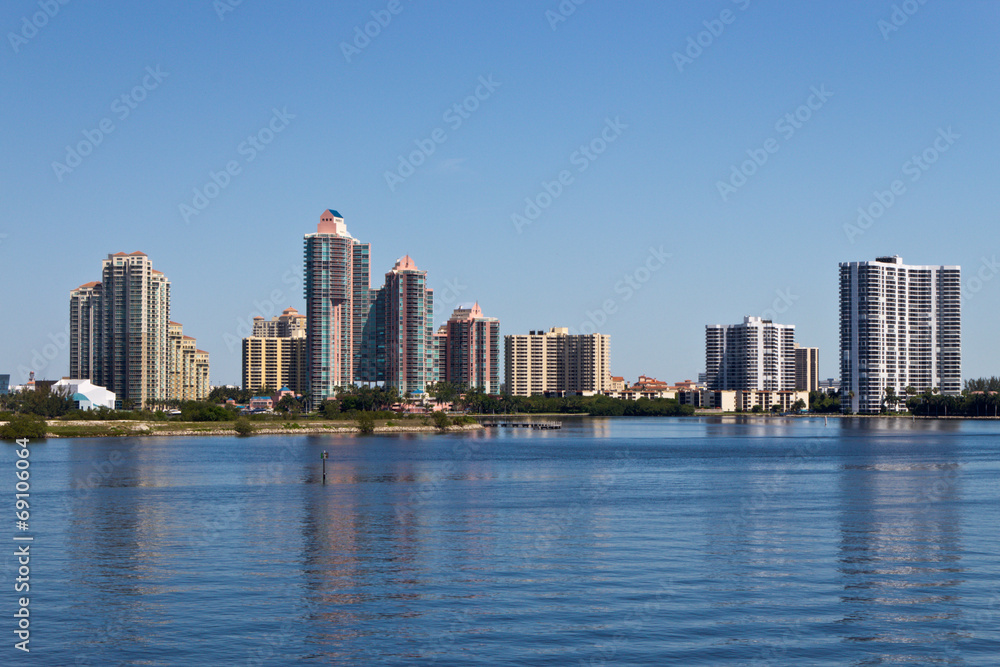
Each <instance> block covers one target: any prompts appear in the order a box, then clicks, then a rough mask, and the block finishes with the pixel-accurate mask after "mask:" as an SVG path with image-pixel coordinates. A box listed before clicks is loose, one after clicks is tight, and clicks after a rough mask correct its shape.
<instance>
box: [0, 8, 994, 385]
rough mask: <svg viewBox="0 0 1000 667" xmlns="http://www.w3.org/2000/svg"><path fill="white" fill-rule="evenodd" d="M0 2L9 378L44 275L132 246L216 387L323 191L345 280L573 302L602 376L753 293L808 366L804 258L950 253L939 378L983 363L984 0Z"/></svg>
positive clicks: (824, 299)
mask: <svg viewBox="0 0 1000 667" xmlns="http://www.w3.org/2000/svg"><path fill="white" fill-rule="evenodd" d="M62 1H65V0H62ZM579 1H580V0H576V2H579ZM560 7H562V11H563V12H564V13H565V14H567V15H566V16H564V15H563V14H561V13H560ZM571 9H572V10H573V11H572V12H570V10H571ZM46 11H48V13H49V14H51V16H49V15H47V14H46V13H45V12H46ZM373 12H374V14H373ZM563 19H564V20H563ZM376 21H381V23H382V24H384V25H380V24H379V23H374V22H376ZM39 26H40V27H39ZM0 28H2V32H3V34H4V40H3V44H0V85H2V89H3V102H2V105H0V118H2V127H3V132H2V134H0V136H2V142H3V143H2V152H3V157H4V159H3V160H2V161H0V183H2V188H3V190H2V192H3V206H2V209H0V261H2V262H3V265H4V276H5V279H4V286H5V289H3V291H2V296H0V299H2V301H0V315H2V320H0V373H7V372H9V373H11V375H12V377H11V380H12V381H13V382H23V381H24V380H25V379H26V377H25V376H26V373H27V370H28V369H35V370H37V371H38V375H39V377H40V378H58V377H60V376H62V375H65V374H66V373H67V372H68V364H69V361H68V359H69V356H68V351H67V348H66V345H65V342H64V341H65V338H64V332H65V330H66V328H67V320H68V305H69V292H70V290H71V289H73V288H75V287H76V286H78V285H80V284H82V283H84V282H88V281H91V280H96V279H99V278H100V261H101V259H102V258H104V257H106V256H107V255H108V254H109V253H114V252H118V251H124V252H132V251H135V250H141V251H144V252H146V253H147V254H149V256H150V257H151V258H152V260H153V265H154V267H155V268H157V269H159V270H161V271H163V272H164V273H165V274H166V275H167V276H168V277H169V278H170V280H171V282H172V304H171V317H172V319H174V320H177V321H179V322H182V323H183V324H184V332H185V333H186V334H188V335H191V336H195V337H196V338H197V339H198V346H199V347H201V348H203V349H206V350H208V351H209V352H210V353H211V363H212V382H213V384H221V383H232V384H238V383H239V382H240V381H241V378H240V351H239V346H238V343H237V342H236V341H237V340H238V338H239V336H241V335H243V334H244V333H245V330H244V328H243V327H245V323H246V322H247V321H248V319H249V318H252V317H253V316H254V315H256V314H263V315H268V316H269V315H271V314H274V313H277V312H280V310H281V309H283V308H285V307H288V306H293V307H296V308H299V309H300V310H302V311H303V312H304V311H305V307H304V300H303V297H302V291H301V287H300V283H299V280H298V274H299V272H300V271H301V264H302V236H303V234H305V233H309V232H313V231H315V229H316V224H317V223H318V221H319V216H320V214H321V213H322V211H323V210H324V209H326V208H333V209H336V210H338V211H340V213H341V214H343V216H344V217H345V219H346V223H347V226H348V229H349V230H350V232H351V233H352V234H353V235H354V236H355V237H356V238H358V239H360V240H362V241H366V242H370V243H371V244H372V255H371V259H372V273H373V282H374V283H375V284H376V285H378V284H381V282H382V275H383V274H384V273H385V272H386V271H388V270H389V269H390V268H391V267H392V264H393V262H394V260H395V259H396V258H397V257H399V256H401V255H404V254H409V255H411V256H412V257H413V258H414V260H415V261H416V263H417V265H418V266H419V267H420V268H421V269H426V270H427V271H428V280H429V282H430V284H431V286H432V287H434V288H435V292H436V301H437V303H436V308H435V323H436V324H437V323H440V322H442V321H443V320H445V319H447V316H448V314H449V313H450V311H451V309H452V308H453V307H454V305H456V304H457V303H460V302H466V301H476V300H478V301H479V303H480V305H481V306H482V308H483V311H484V312H485V314H487V315H489V316H494V317H498V318H500V321H501V332H502V333H505V334H509V333H527V331H528V330H531V329H546V328H548V327H552V326H568V327H572V328H574V329H577V330H583V331H588V330H589V328H590V326H593V324H596V325H597V326H596V327H595V328H596V329H597V330H598V331H600V332H602V333H608V334H610V335H611V362H612V364H611V366H612V372H613V374H615V375H624V376H625V377H626V378H629V379H635V378H636V376H638V375H639V374H640V373H645V374H648V375H652V376H656V377H658V378H660V379H664V380H668V381H676V380H683V379H685V378H691V379H694V378H695V377H696V374H697V373H698V372H699V371H701V370H703V366H704V355H705V353H704V327H705V325H706V324H729V323H736V322H740V321H742V317H743V316H744V315H761V314H764V315H765V316H767V315H771V316H773V317H774V318H775V319H776V321H779V322H782V323H787V324H794V325H796V340H797V342H799V343H800V344H802V345H810V346H819V347H820V372H821V376H822V377H834V376H838V375H839V368H838V367H837V365H836V359H837V345H838V302H837V299H838V283H837V280H838V278H837V276H838V272H837V264H838V262H842V261H857V260H870V259H874V258H875V257H876V256H877V255H885V254H898V255H900V256H902V257H903V260H904V261H905V262H907V263H911V264H959V265H961V266H962V268H963V281H964V282H966V284H967V298H966V299H965V300H964V302H963V352H964V359H963V375H964V376H965V377H978V376H981V375H996V374H1000V359H998V353H997V349H996V347H997V346H996V341H997V331H996V326H997V322H998V317H997V313H998V312H1000V266H997V265H996V263H995V258H997V257H998V256H1000V248H998V245H1000V243H998V240H1000V233H998V227H997V223H998V222H1000V216H998V208H1000V188H997V186H996V182H997V173H998V159H1000V158H998V156H1000V130H998V123H997V109H998V107H1000V104H998V103H1000V76H998V75H1000V40H998V39H997V35H998V34H1000V2H992V1H991V2H986V1H983V2H976V1H972V0H970V1H968V2H946V1H945V0H927V1H926V2H920V1H918V0H909V2H890V1H888V0H886V1H881V0H876V1H873V0H865V1H863V2H861V1H857V2H835V3H834V2H829V3H824V4H819V3H805V2H801V3H792V2H765V1H762V0H749V1H747V0H739V1H738V2H732V1H730V0H713V1H700V2H662V1H655V2H609V1H608V0H586V1H585V2H582V4H579V5H577V4H576V3H575V2H574V1H573V0H563V2H561V3H560V2H558V1H557V0H547V1H537V2H519V1H508V2H503V3H496V2H491V3H486V2H467V1H463V2H459V1H453V2H443V1H442V2H415V1H411V0H399V1H398V2H389V1H388V0H375V1H366V2H351V3H346V2H344V3H330V2H319V1H315V2H296V3H274V2H264V1H262V0H243V1H242V2H237V1H236V0H218V1H216V2H213V1H212V0H197V1H196V0H189V1H187V2H166V1H162V0H161V1H157V2H148V3H146V2H143V3H140V2H100V3H88V2H82V1H81V0H73V1H71V2H68V4H65V5H64V4H60V1H59V0H42V1H41V2H39V1H38V0H31V1H29V0H8V1H7V2H4V3H3V4H2V7H0ZM366 29H367V31H368V32H369V33H371V34H373V35H374V37H368V36H365V35H364V32H365V30H366ZM477 95H478V97H477ZM456 105H458V109H457V110H456V108H455V106H456ZM788 114H790V116H789V117H786V115H788ZM109 130H110V131H109ZM250 138H252V141H251V139H250ZM255 144H256V145H255ZM68 148H69V150H68ZM414 151H417V153H414ZM68 153H69V154H68ZM400 156H402V157H400ZM915 156H916V158H917V161H914V157H915ZM748 160H751V162H746V161H748ZM401 162H402V163H403V164H401ZM227 166H228V167H229V168H230V169H231V172H232V173H225V172H226V170H227ZM734 168H735V170H736V172H737V173H736V174H734V173H733V172H734ZM411 169H412V173H411ZM741 171H742V173H740V172H741ZM387 173H388V174H394V176H388V177H387ZM212 174H215V177H214V178H215V181H216V182H217V183H218V185H216V184H215V183H213V176H212ZM560 181H561V182H560ZM894 181H898V183H895V192H893V189H894ZM720 183H724V184H725V185H724V186H722V187H720ZM206 186H207V187H206ZM196 190H197V191H198V193H200V194H196ZM205 195H210V196H211V198H208V197H207V196H206V197H205V199H204V200H202V199H201V198H200V197H202V196H205ZM880 199H881V200H882V201H881V203H880V201H879V200H880ZM526 200H527V201H526ZM183 207H190V208H189V209H185V208H183ZM534 207H538V208H537V209H536V208H534ZM859 207H861V208H863V209H866V210H869V211H870V212H871V213H872V214H873V215H872V218H871V219H862V220H861V224H858V217H859V213H858V209H859ZM515 215H516V216H520V217H519V218H512V216H515ZM845 226H846V227H845ZM977 273H978V274H979V276H978V277H977V276H976V274H977ZM626 277H627V278H626ZM629 281H631V283H632V284H631V285H630V284H629ZM272 300H273V301H274V303H272ZM271 311H273V312H271ZM241 322H242V323H244V324H243V325H242V326H241ZM591 323H593V324H591Z"/></svg>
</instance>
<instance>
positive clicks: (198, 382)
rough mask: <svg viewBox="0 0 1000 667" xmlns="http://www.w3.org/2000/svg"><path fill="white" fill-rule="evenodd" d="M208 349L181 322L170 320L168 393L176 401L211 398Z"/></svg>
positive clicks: (168, 327) (168, 329)
mask: <svg viewBox="0 0 1000 667" xmlns="http://www.w3.org/2000/svg"><path fill="white" fill-rule="evenodd" d="M208 380H209V360H208V352H206V351H204V350H199V349H198V345H197V341H196V340H195V339H194V338H192V337H191V336H185V335H184V327H183V325H181V324H180V323H179V322H169V323H168V324H167V385H168V386H167V396H168V398H169V399H170V400H173V401H203V400H205V399H206V398H208V394H209V392H210V391H211V389H210V388H209V381H208Z"/></svg>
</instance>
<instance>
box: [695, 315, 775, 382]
mask: <svg viewBox="0 0 1000 667" xmlns="http://www.w3.org/2000/svg"><path fill="white" fill-rule="evenodd" d="M705 367H706V371H705V373H706V378H707V385H708V387H707V388H708V389H716V390H718V389H730V390H737V391H739V390H743V391H749V390H767V391H791V390H794V389H795V326H794V325H791V324H775V323H774V322H772V321H771V320H764V319H761V318H759V317H744V318H743V323H742V324H733V325H720V324H714V325H713V324H710V325H707V326H706V327H705Z"/></svg>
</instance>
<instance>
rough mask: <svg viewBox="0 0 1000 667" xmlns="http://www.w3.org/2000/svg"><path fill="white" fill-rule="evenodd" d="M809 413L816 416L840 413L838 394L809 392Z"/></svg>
mask: <svg viewBox="0 0 1000 667" xmlns="http://www.w3.org/2000/svg"><path fill="white" fill-rule="evenodd" d="M809 412H815V413H818V414H821V415H822V414H828V415H832V414H837V413H839V412H840V393H839V392H838V393H836V394H828V393H826V392H825V391H810V392H809Z"/></svg>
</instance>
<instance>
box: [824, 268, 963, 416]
mask: <svg viewBox="0 0 1000 667" xmlns="http://www.w3.org/2000/svg"><path fill="white" fill-rule="evenodd" d="M840 383H841V406H842V409H843V410H844V411H845V412H853V413H861V414H872V413H878V412H881V409H882V405H883V402H884V401H885V398H886V393H887V390H890V389H891V390H892V391H894V392H895V394H896V396H903V397H905V396H906V388H907V387H913V388H914V389H916V390H917V392H923V391H926V390H929V389H932V388H937V389H938V390H940V392H941V393H942V394H950V395H957V394H960V393H961V391H962V269H961V267H959V266H943V265H941V266H912V265H907V264H903V260H902V259H901V258H900V257H898V256H895V255H894V256H891V257H878V258H876V259H875V261H874V262H844V263H841V264H840Z"/></svg>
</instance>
